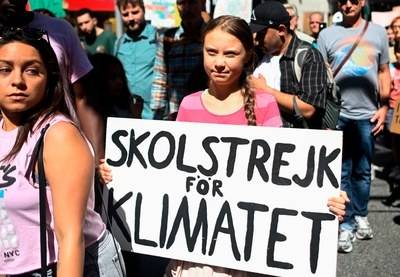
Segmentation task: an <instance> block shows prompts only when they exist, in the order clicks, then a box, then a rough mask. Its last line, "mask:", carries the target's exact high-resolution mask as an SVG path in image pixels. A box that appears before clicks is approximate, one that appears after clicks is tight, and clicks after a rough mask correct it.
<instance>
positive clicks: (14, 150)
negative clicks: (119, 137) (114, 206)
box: [0, 28, 124, 277]
mask: <svg viewBox="0 0 400 277" xmlns="http://www.w3.org/2000/svg"><path fill="white" fill-rule="evenodd" d="M43 35H46V33H45V32H43V31H41V30H38V29H21V28H18V29H2V30H1V32H0V111H1V115H0V214H1V218H0V229H1V238H0V251H1V258H0V275H1V274H5V275H11V276H38V275H39V274H40V273H41V272H43V271H45V272H44V273H43V274H46V276H56V275H57V276H59V277H61V276H122V275H123V271H124V264H123V261H122V259H120V258H119V257H120V256H121V254H120V251H119V249H118V246H117V244H115V242H113V237H112V236H111V234H110V233H109V232H108V231H107V230H106V228H105V225H104V223H103V221H102V219H101V217H100V216H99V215H98V214H97V213H96V212H95V211H94V210H93V206H94V205H93V204H94V193H93V180H94V162H93V150H92V149H91V147H90V145H89V143H88V141H87V140H86V138H85V137H84V136H83V135H82V132H81V131H80V130H79V128H78V127H77V125H76V124H75V123H73V122H72V120H71V116H70V113H69V112H68V109H67V106H66V103H65V100H64V99H65V98H64V96H65V95H64V89H63V88H64V86H63V83H62V78H61V72H60V70H59V67H58V63H57V58H56V55H55V54H54V52H53V50H52V48H51V46H50V43H49V42H48V38H47V40H46V39H44V38H43ZM46 130H47V131H46ZM39 149H41V150H39ZM77 157H79V158H77ZM42 169H43V170H42ZM43 171H44V172H43ZM38 172H39V173H38ZM38 177H39V178H38ZM39 186H40V187H39ZM42 189H43V190H42ZM39 191H40V197H39ZM39 206H40V208H39ZM42 211H44V213H42ZM39 214H40V216H39ZM42 227H43V229H42ZM42 235H44V238H43V236H42ZM39 238H40V239H39ZM42 246H43V248H41V247H42ZM41 250H42V251H41ZM46 256H47V257H46ZM41 257H43V263H41ZM45 258H46V259H45ZM41 276H44V275H41Z"/></svg>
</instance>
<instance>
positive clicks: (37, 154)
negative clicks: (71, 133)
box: [28, 124, 50, 276]
mask: <svg viewBox="0 0 400 277" xmlns="http://www.w3.org/2000/svg"><path fill="white" fill-rule="evenodd" d="M49 127H50V124H46V126H45V127H44V128H43V129H42V130H41V134H40V137H39V139H38V141H37V142H36V145H35V148H34V149H33V152H32V158H31V161H30V163H29V167H28V169H30V170H31V172H32V178H33V180H35V181H36V178H35V170H34V165H35V163H36V162H37V166H38V180H37V182H38V183H39V219H40V264H41V276H47V240H46V203H47V197H46V174H45V171H44V162H43V147H44V145H43V143H44V135H45V133H46V131H47V129H48V128H49Z"/></svg>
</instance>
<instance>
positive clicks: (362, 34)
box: [333, 20, 369, 78]
mask: <svg viewBox="0 0 400 277" xmlns="http://www.w3.org/2000/svg"><path fill="white" fill-rule="evenodd" d="M368 25H369V21H368V20H366V21H365V25H364V28H363V29H362V31H361V33H360V35H359V36H358V38H357V40H356V41H355V42H354V44H353V46H352V47H351V49H350V51H349V52H347V55H346V56H345V57H344V59H343V60H342V62H341V63H340V64H339V65H338V67H337V68H336V69H335V71H334V72H333V78H335V77H336V75H337V74H338V73H339V71H340V70H341V69H342V67H343V66H344V64H345V63H346V62H347V60H348V59H349V58H350V57H351V55H352V54H353V52H354V50H356V48H357V46H358V44H359V43H360V41H361V39H362V37H363V36H364V34H365V32H366V31H367V29H368Z"/></svg>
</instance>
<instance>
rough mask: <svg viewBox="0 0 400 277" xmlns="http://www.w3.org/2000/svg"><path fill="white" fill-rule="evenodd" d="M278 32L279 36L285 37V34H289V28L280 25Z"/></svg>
mask: <svg viewBox="0 0 400 277" xmlns="http://www.w3.org/2000/svg"><path fill="white" fill-rule="evenodd" d="M277 30H278V34H279V35H280V36H284V35H285V33H287V32H288V29H287V27H286V26H285V25H283V24H280V25H279V26H278V28H277Z"/></svg>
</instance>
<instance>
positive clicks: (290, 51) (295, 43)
mask: <svg viewBox="0 0 400 277" xmlns="http://www.w3.org/2000/svg"><path fill="white" fill-rule="evenodd" d="M300 44H301V40H300V39H299V38H298V37H297V36H296V34H295V33H294V32H293V33H292V40H291V41H290V43H289V45H288V47H287V49H286V52H285V53H284V54H283V57H285V58H287V59H292V60H294V56H295V55H296V49H297V48H298V47H299V46H300Z"/></svg>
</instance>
